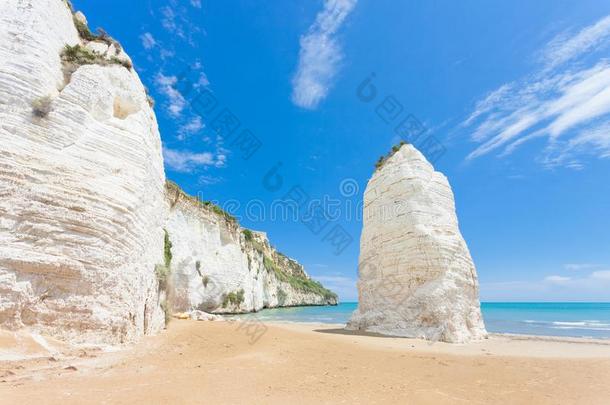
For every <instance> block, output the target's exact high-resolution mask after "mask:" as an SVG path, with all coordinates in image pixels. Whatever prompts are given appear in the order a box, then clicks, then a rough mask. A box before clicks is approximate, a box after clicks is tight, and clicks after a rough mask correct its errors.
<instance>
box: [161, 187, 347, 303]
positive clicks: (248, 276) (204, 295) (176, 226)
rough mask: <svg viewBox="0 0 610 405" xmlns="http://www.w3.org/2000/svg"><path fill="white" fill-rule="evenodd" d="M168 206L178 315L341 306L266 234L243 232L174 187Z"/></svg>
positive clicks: (174, 295) (173, 281)
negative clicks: (195, 311)
mask: <svg viewBox="0 0 610 405" xmlns="http://www.w3.org/2000/svg"><path fill="white" fill-rule="evenodd" d="M167 203H168V206H169V208H168V209H169V217H168V221H167V232H168V235H169V238H170V241H171V245H172V248H171V250H172V263H171V291H172V294H171V297H170V301H171V304H172V309H173V310H175V311H185V312H188V311H191V310H194V309H197V310H201V311H205V312H211V313H242V312H251V311H258V310H260V309H262V308H273V307H278V306H296V305H328V304H331V305H334V304H336V303H337V297H336V295H335V294H333V293H332V292H330V291H328V290H326V289H325V288H324V287H322V286H321V285H320V284H319V283H317V282H315V281H313V280H311V279H310V277H309V276H308V275H307V273H305V270H304V269H303V266H301V265H300V264H299V263H298V262H296V261H295V260H293V259H290V258H288V257H286V256H284V255H283V254H281V253H279V252H278V251H277V250H276V249H274V248H273V247H272V246H271V245H270V243H269V240H268V239H267V236H266V234H265V233H263V232H256V231H249V230H246V229H244V228H242V227H240V226H239V224H238V223H237V222H236V221H235V220H233V219H232V218H231V217H230V216H227V215H225V214H224V213H222V212H221V211H219V210H218V208H214V206H213V205H211V204H205V203H202V202H199V201H198V200H197V199H196V198H195V197H191V196H188V195H186V194H185V193H184V192H182V191H181V190H180V189H179V188H178V187H177V186H176V185H174V184H172V183H168V192H167Z"/></svg>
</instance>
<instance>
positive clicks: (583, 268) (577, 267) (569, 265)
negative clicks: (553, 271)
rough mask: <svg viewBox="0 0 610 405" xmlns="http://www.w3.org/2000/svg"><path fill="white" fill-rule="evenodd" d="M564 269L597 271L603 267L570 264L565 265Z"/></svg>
mask: <svg viewBox="0 0 610 405" xmlns="http://www.w3.org/2000/svg"><path fill="white" fill-rule="evenodd" d="M563 267H564V268H565V269H566V270H576V271H579V270H591V269H597V268H599V267H601V265H599V264H591V263H568V264H564V265H563Z"/></svg>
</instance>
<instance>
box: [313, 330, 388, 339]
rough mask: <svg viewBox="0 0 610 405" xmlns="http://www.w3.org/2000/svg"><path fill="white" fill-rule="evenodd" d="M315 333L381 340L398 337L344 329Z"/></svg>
mask: <svg viewBox="0 0 610 405" xmlns="http://www.w3.org/2000/svg"><path fill="white" fill-rule="evenodd" d="M314 332H318V333H329V334H333V335H349V336H368V337H380V338H396V336H388V335H382V334H381V333H374V332H366V331H363V330H347V329H344V328H335V329H314Z"/></svg>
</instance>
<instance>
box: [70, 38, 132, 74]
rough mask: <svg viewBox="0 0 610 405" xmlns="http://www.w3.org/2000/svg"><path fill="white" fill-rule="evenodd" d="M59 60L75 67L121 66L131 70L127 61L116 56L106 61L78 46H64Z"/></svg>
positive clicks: (100, 56)
mask: <svg viewBox="0 0 610 405" xmlns="http://www.w3.org/2000/svg"><path fill="white" fill-rule="evenodd" d="M61 60H62V61H64V62H65V63H70V64H72V65H75V66H77V67H78V66H83V65H101V66H108V65H121V66H123V67H125V68H126V69H128V70H130V69H131V68H133V66H132V64H131V63H130V62H129V61H128V60H121V59H119V58H117V57H116V56H113V57H111V58H110V59H106V58H104V57H103V56H102V55H100V54H98V53H95V52H93V51H91V50H90V49H88V48H86V47H84V46H81V45H79V44H76V45H74V46H70V45H66V46H65V47H64V49H63V50H62V52H61Z"/></svg>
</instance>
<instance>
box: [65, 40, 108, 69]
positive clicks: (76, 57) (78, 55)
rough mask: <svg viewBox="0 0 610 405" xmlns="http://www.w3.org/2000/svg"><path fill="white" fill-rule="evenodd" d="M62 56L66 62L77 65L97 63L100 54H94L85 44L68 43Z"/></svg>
mask: <svg viewBox="0 0 610 405" xmlns="http://www.w3.org/2000/svg"><path fill="white" fill-rule="evenodd" d="M61 58H62V60H63V61H65V62H70V63H74V64H76V65H91V64H94V63H95V61H96V60H97V59H98V58H99V55H96V54H94V53H93V52H91V51H90V50H89V49H87V48H85V47H84V46H80V45H79V44H76V45H74V46H70V45H66V46H65V47H64V50H63V51H62V53H61Z"/></svg>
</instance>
